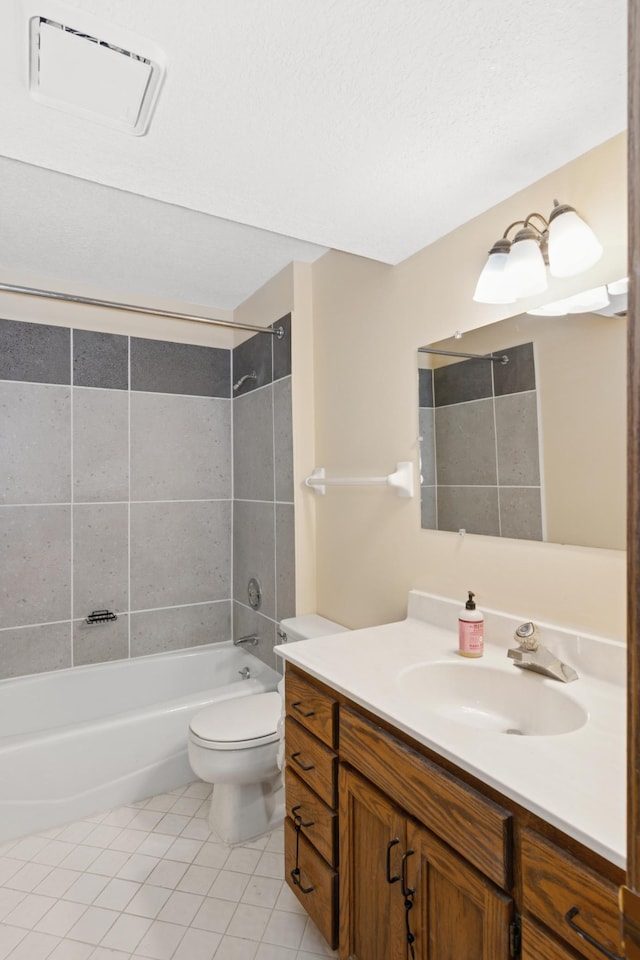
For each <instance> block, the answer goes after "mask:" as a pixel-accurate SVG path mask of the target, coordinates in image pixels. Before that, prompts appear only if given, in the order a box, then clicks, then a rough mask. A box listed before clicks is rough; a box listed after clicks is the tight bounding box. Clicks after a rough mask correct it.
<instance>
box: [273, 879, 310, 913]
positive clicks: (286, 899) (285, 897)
mask: <svg viewBox="0 0 640 960" xmlns="http://www.w3.org/2000/svg"><path fill="white" fill-rule="evenodd" d="M275 907H276V910H286V911H287V912H288V913H301V914H303V915H304V916H305V917H306V915H307V912H306V910H305V909H304V907H303V906H302V904H301V903H300V901H299V900H298V898H297V897H296V895H295V893H294V892H293V891H292V890H291V888H290V887H289V886H287V884H286V883H282V886H281V890H280V895H279V896H278V899H277V900H276V904H275Z"/></svg>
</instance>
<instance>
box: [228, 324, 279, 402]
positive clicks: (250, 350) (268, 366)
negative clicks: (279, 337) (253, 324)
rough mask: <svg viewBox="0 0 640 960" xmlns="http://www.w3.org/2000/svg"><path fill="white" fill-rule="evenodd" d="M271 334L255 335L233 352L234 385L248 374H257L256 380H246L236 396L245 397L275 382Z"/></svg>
mask: <svg viewBox="0 0 640 960" xmlns="http://www.w3.org/2000/svg"><path fill="white" fill-rule="evenodd" d="M273 340H275V337H273V336H272V335H271V334H269V333H255V334H254V335H253V336H252V337H249V339H248V340H245V341H244V343H241V344H240V345H239V346H237V347H235V349H234V350H233V359H232V363H233V376H232V381H233V383H237V382H238V380H239V379H240V378H241V377H243V376H244V375H245V374H246V373H255V375H256V379H255V380H246V381H245V382H244V383H243V384H242V386H241V387H240V389H239V391H238V392H237V393H234V396H244V395H245V394H247V393H251V391H252V390H257V389H258V387H264V386H265V384H267V383H271V381H272V380H273V343H272V341H273Z"/></svg>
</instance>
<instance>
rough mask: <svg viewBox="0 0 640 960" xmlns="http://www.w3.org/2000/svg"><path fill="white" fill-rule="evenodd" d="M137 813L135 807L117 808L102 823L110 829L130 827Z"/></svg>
mask: <svg viewBox="0 0 640 960" xmlns="http://www.w3.org/2000/svg"><path fill="white" fill-rule="evenodd" d="M137 813H138V811H137V810H136V809H135V807H116V808H115V810H110V811H109V813H108V814H107V815H106V817H105V818H104V820H103V821H102V822H103V823H106V824H108V825H109V826H110V827H128V826H129V824H130V823H131V821H132V820H133V818H134V817H135V816H136V815H137ZM60 839H62V837H61V838H60Z"/></svg>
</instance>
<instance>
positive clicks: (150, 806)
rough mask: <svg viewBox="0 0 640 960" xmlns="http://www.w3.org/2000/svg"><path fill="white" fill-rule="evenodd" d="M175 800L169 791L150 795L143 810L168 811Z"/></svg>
mask: <svg viewBox="0 0 640 960" xmlns="http://www.w3.org/2000/svg"><path fill="white" fill-rule="evenodd" d="M175 802H176V798H175V796H174V795H173V794H171V793H161V794H160V795H159V796H158V797H151V799H150V800H148V801H147V803H146V804H145V810H155V811H156V812H158V813H168V812H169V810H171V807H172V806H173V805H174V803H175Z"/></svg>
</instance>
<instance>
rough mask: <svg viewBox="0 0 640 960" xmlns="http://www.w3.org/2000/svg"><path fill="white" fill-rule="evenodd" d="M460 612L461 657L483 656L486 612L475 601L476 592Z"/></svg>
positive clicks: (470, 593)
mask: <svg viewBox="0 0 640 960" xmlns="http://www.w3.org/2000/svg"><path fill="white" fill-rule="evenodd" d="M468 593H469V599H468V600H467V602H466V603H465V605H464V607H463V609H462V610H461V611H460V613H459V614H458V651H459V653H460V656H461V657H481V656H482V654H483V653H484V614H483V613H482V611H481V610H478V609H477V607H476V604H475V601H474V597H475V593H472V592H471V590H469V591H468Z"/></svg>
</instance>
